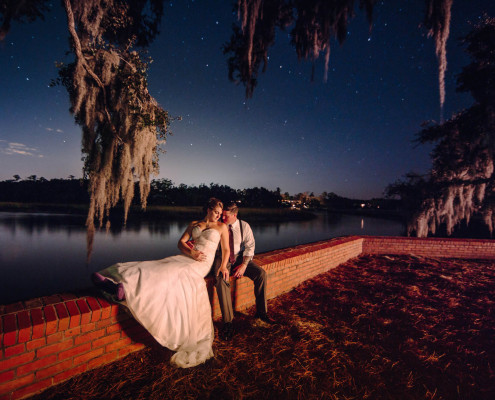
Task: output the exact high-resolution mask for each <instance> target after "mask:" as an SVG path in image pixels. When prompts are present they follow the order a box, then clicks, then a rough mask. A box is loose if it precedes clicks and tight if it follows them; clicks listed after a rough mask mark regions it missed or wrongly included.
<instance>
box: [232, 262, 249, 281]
mask: <svg viewBox="0 0 495 400" xmlns="http://www.w3.org/2000/svg"><path fill="white" fill-rule="evenodd" d="M246 268H247V264H241V265H239V266H238V267H237V268H236V269H235V271H234V278H242V277H243V276H244V272H246Z"/></svg>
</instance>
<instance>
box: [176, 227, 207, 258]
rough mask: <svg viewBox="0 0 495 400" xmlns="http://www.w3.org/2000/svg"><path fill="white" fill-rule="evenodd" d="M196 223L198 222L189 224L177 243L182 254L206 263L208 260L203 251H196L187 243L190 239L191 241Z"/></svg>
mask: <svg viewBox="0 0 495 400" xmlns="http://www.w3.org/2000/svg"><path fill="white" fill-rule="evenodd" d="M195 223H196V222H195V221H193V222H191V223H190V224H189V226H188V227H187V228H186V230H185V231H184V233H183V234H182V236H181V237H180V239H179V243H177V247H178V248H179V250H180V251H181V253H182V254H184V255H186V256H188V257H191V258H193V259H195V260H196V261H204V260H205V259H206V255H205V254H204V253H203V252H202V251H199V250H196V249H195V248H194V247H192V248H191V247H190V246H189V245H188V244H187V241H188V240H189V239H191V236H192V228H193V226H194V225H195Z"/></svg>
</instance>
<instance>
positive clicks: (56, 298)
mask: <svg viewBox="0 0 495 400" xmlns="http://www.w3.org/2000/svg"><path fill="white" fill-rule="evenodd" d="M42 300H43V303H44V304H45V305H47V306H48V305H50V304H56V303H60V302H61V301H62V299H61V298H60V296H59V295H58V294H54V295H52V296H47V297H43V298H42Z"/></svg>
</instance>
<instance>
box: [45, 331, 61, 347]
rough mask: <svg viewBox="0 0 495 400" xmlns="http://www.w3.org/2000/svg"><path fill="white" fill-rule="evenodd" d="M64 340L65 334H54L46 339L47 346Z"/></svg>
mask: <svg viewBox="0 0 495 400" xmlns="http://www.w3.org/2000/svg"><path fill="white" fill-rule="evenodd" d="M63 340H64V333H63V332H57V333H54V334H53V335H49V336H47V337H46V344H53V343H59V342H62V341H63Z"/></svg>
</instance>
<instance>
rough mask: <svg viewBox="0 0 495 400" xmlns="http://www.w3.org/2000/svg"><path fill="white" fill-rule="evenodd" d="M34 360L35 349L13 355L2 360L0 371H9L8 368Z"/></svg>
mask: <svg viewBox="0 0 495 400" xmlns="http://www.w3.org/2000/svg"><path fill="white" fill-rule="evenodd" d="M33 360H34V351H32V352H30V353H24V354H21V355H19V356H15V357H11V358H9V359H7V360H1V361H0V371H7V370H8V369H11V368H15V367H18V366H19V365H23V364H26V363H28V362H30V361H33Z"/></svg>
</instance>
